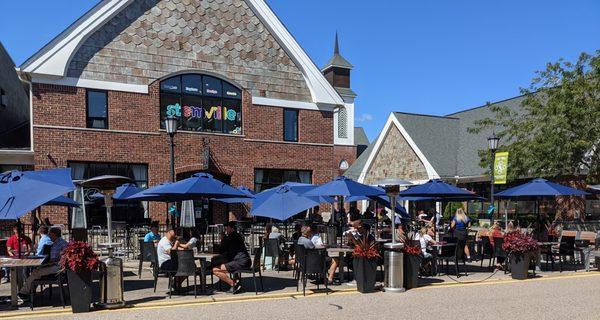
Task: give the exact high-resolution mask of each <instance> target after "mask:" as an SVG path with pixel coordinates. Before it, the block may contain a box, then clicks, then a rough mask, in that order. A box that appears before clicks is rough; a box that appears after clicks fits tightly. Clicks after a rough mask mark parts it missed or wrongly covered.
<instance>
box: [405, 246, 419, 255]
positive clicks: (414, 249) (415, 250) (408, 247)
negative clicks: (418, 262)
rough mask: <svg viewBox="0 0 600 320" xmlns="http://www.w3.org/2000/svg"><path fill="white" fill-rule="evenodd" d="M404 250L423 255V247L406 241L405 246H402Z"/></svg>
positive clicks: (407, 252) (411, 253)
mask: <svg viewBox="0 0 600 320" xmlns="http://www.w3.org/2000/svg"><path fill="white" fill-rule="evenodd" d="M402 252H404V253H406V254H410V255H413V256H418V255H421V247H415V246H410V245H407V244H406V243H405V244H404V247H403V248H402Z"/></svg>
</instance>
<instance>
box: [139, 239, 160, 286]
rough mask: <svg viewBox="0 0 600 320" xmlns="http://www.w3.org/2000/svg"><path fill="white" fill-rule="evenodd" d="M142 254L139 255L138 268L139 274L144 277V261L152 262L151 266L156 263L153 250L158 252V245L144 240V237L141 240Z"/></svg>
mask: <svg viewBox="0 0 600 320" xmlns="http://www.w3.org/2000/svg"><path fill="white" fill-rule="evenodd" d="M139 243H140V254H139V255H138V259H139V260H140V265H139V268H138V276H139V278H140V279H141V278H142V266H143V263H144V262H150V265H151V267H152V266H153V265H154V260H153V254H152V252H153V251H154V252H156V247H155V246H154V243H152V242H144V240H143V239H141V240H140V242H139Z"/></svg>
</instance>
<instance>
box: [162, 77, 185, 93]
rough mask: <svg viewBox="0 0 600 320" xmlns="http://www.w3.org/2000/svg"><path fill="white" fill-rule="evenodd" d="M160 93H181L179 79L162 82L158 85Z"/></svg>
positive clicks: (174, 78)
mask: <svg viewBox="0 0 600 320" xmlns="http://www.w3.org/2000/svg"><path fill="white" fill-rule="evenodd" d="M160 91H163V92H173V93H180V92H181V77H179V76H178V77H173V78H169V79H167V80H163V81H162V82H161V83H160Z"/></svg>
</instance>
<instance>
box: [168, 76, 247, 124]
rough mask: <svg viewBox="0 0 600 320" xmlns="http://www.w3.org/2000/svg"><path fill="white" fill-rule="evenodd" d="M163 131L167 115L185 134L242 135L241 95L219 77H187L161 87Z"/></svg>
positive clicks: (171, 79)
mask: <svg viewBox="0 0 600 320" xmlns="http://www.w3.org/2000/svg"><path fill="white" fill-rule="evenodd" d="M160 89H161V90H160V104H161V109H160V112H161V128H163V129H164V119H165V118H166V117H168V116H176V117H178V118H179V128H180V130H184V131H201V132H217V133H227V134H241V133H242V100H241V98H242V92H241V90H240V89H238V88H237V87H235V86H234V85H232V84H230V83H228V82H226V81H223V80H221V79H219V78H215V77H212V76H206V75H200V74H184V75H178V76H175V77H171V78H168V79H165V80H163V81H162V82H161V84H160Z"/></svg>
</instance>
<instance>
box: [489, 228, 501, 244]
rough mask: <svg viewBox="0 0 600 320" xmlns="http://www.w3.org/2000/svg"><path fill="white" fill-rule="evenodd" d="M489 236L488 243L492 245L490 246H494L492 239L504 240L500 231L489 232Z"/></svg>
mask: <svg viewBox="0 0 600 320" xmlns="http://www.w3.org/2000/svg"><path fill="white" fill-rule="evenodd" d="M489 236H490V243H491V244H492V246H493V245H494V238H504V234H503V233H502V231H500V230H496V229H494V230H492V232H490V234H489Z"/></svg>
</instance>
